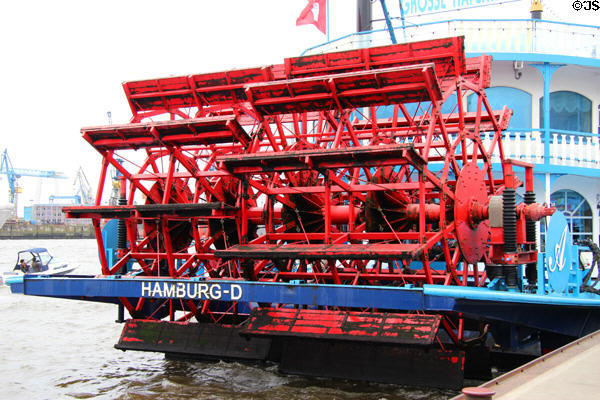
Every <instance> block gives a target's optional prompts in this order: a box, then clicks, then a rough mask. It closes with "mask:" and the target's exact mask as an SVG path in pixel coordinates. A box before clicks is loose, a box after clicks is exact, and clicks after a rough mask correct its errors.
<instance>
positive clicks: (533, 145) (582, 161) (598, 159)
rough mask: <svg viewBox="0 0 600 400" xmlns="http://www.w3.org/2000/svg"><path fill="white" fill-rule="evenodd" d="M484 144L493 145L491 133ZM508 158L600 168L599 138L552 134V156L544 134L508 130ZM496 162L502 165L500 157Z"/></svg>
mask: <svg viewBox="0 0 600 400" xmlns="http://www.w3.org/2000/svg"><path fill="white" fill-rule="evenodd" d="M482 140H483V143H484V145H488V144H489V143H490V133H487V132H486V133H482ZM502 146H503V149H504V155H505V158H514V159H517V160H522V161H526V162H530V163H534V164H543V163H544V162H545V159H546V157H547V158H548V162H549V164H551V165H559V166H569V167H579V168H600V140H599V138H598V135H595V134H591V133H585V132H572V131H559V130H551V131H550V146H549V153H548V154H544V153H545V151H544V150H545V146H544V131H543V130H541V129H540V130H531V131H506V132H504V135H503V139H502ZM492 161H493V162H498V161H499V159H498V157H497V156H496V157H495V159H493V160H492Z"/></svg>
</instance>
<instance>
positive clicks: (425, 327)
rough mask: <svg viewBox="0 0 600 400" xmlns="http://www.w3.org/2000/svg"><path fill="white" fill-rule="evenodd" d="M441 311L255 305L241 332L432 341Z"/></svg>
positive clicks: (371, 340) (328, 337) (384, 340)
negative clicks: (359, 309) (342, 309)
mask: <svg viewBox="0 0 600 400" xmlns="http://www.w3.org/2000/svg"><path fill="white" fill-rule="evenodd" d="M440 320H441V316H440V315H416V314H395V313H373V312H369V313H364V312H357V311H330V310H302V309H274V308H255V309H254V310H252V314H251V315H250V320H249V323H248V325H247V326H246V328H245V329H244V330H242V332H241V333H242V334H246V335H252V336H296V337H310V338H319V339H335V340H352V341H368V342H382V343H396V344H418V345H425V346H426V345H430V344H432V343H433V340H434V339H435V335H436V333H437V331H438V328H439V325H440Z"/></svg>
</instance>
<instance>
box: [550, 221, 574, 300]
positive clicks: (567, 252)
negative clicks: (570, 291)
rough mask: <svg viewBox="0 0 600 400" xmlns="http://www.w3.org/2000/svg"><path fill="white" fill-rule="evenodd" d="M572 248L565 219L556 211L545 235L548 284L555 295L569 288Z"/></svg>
mask: <svg viewBox="0 0 600 400" xmlns="http://www.w3.org/2000/svg"><path fill="white" fill-rule="evenodd" d="M572 247H573V243H572V242H571V234H570V232H569V224H568V223H567V219H566V218H565V216H564V214H563V213H561V212H559V211H557V212H555V213H554V215H552V217H551V218H550V226H549V227H548V232H547V234H546V260H547V271H548V284H549V285H550V288H551V290H552V291H553V292H555V293H565V292H566V291H567V288H568V286H569V273H570V270H571V254H572Z"/></svg>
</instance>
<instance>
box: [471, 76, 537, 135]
mask: <svg viewBox="0 0 600 400" xmlns="http://www.w3.org/2000/svg"><path fill="white" fill-rule="evenodd" d="M485 93H486V95H487V98H488V101H489V102H490V106H491V107H492V110H494V111H496V110H502V107H504V106H507V107H508V108H510V109H511V110H512V111H513V115H512V117H511V119H510V124H509V125H508V129H515V130H521V129H522V130H530V129H531V95H530V94H529V93H527V92H525V91H523V90H521V89H516V88H512V87H507V86H496V87H491V88H488V89H486V90H485ZM477 100H478V96H477V95H476V94H471V95H469V97H468V98H467V111H469V112H475V111H477ZM481 107H482V110H483V111H482V112H484V111H485V110H484V108H483V104H482V106H481Z"/></svg>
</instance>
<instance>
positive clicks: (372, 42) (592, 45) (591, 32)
mask: <svg viewBox="0 0 600 400" xmlns="http://www.w3.org/2000/svg"><path fill="white" fill-rule="evenodd" d="M394 32H395V36H396V39H397V41H398V42H400V43H401V42H413V41H418V40H427V39H435V38H442V37H449V36H464V37H465V50H466V51H467V52H471V53H537V54H553V55H567V56H575V57H586V58H600V27H598V26H591V25H579V24H569V23H564V22H553V21H541V20H531V19H516V20H491V19H485V20H471V19H469V20H467V19H464V20H463V19H455V20H448V21H438V22H428V23H423V24H417V25H410V26H406V27H405V28H402V27H395V28H394ZM390 43H391V42H390V36H389V33H388V31H387V30H385V29H382V30H376V31H371V32H361V33H356V34H352V35H348V36H344V37H342V38H339V39H337V40H333V41H330V42H327V43H324V44H322V45H319V46H315V47H313V48H310V49H308V50H306V51H305V54H316V53H324V52H330V51H340V50H350V49H357V48H364V47H371V46H382V45H386V44H390Z"/></svg>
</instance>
